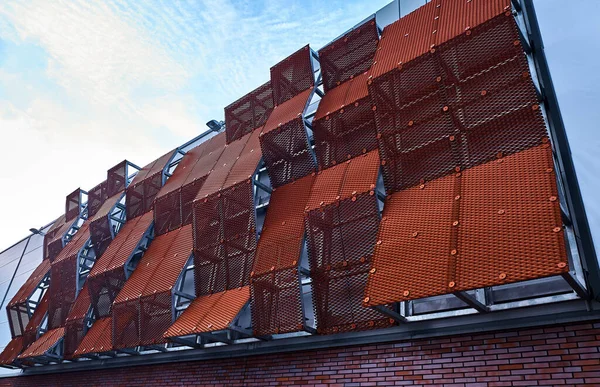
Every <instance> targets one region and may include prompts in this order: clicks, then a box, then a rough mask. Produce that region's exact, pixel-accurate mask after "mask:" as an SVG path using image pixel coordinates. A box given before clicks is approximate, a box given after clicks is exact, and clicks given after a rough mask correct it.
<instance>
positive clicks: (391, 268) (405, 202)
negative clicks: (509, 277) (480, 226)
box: [365, 176, 455, 305]
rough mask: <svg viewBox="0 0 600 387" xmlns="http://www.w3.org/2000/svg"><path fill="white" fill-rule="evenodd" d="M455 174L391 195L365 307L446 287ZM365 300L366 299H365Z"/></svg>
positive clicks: (406, 298) (441, 290)
mask: <svg viewBox="0 0 600 387" xmlns="http://www.w3.org/2000/svg"><path fill="white" fill-rule="evenodd" d="M454 180H455V177H454V176H446V177H442V178H440V179H437V180H433V181H431V182H428V183H427V184H425V185H423V186H422V187H414V188H409V189H406V190H403V191H400V192H397V193H395V194H393V195H392V196H389V197H388V198H387V200H386V203H385V207H384V209H383V217H382V220H381V223H380V227H379V235H378V236H377V239H378V240H377V245H376V247H375V253H374V255H373V265H372V269H371V270H373V269H375V271H374V272H373V273H372V274H370V275H369V281H368V284H367V287H366V296H367V297H368V301H367V302H366V304H367V305H382V304H387V303H391V302H396V301H404V300H410V299H415V298H422V297H429V296H434V295H438V294H443V293H446V292H447V291H448V287H447V285H448V279H447V275H448V260H449V256H450V255H449V253H450V252H449V246H450V233H451V230H452V221H451V218H452V206H453V203H454V196H455V194H454ZM365 300H366V299H365Z"/></svg>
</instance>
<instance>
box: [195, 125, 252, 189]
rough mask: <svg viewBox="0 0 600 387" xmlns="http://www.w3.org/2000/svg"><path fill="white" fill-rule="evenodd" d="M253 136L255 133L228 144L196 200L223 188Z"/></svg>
mask: <svg viewBox="0 0 600 387" xmlns="http://www.w3.org/2000/svg"><path fill="white" fill-rule="evenodd" d="M252 134H253V133H248V134H247V135H245V136H243V137H241V138H239V139H237V140H235V141H233V142H231V143H230V144H227V146H226V147H225V149H224V150H223V153H221V155H220V157H219V160H218V161H217V162H216V164H215V166H214V168H213V170H212V171H211V172H210V174H209V175H208V177H207V178H206V180H205V181H204V183H203V184H202V187H201V188H200V191H198V194H197V195H196V199H204V198H206V197H208V196H209V195H212V194H214V193H216V192H218V191H219V190H220V189H221V188H223V184H224V183H225V181H226V180H227V176H229V173H230V172H231V170H232V168H233V166H234V165H235V163H236V161H237V160H238V159H239V157H240V155H241V154H242V152H243V151H244V148H245V146H246V143H247V142H248V140H250V138H251V137H252Z"/></svg>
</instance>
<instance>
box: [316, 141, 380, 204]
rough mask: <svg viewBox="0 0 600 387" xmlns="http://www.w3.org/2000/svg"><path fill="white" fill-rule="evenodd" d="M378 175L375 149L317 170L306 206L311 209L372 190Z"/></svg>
mask: <svg viewBox="0 0 600 387" xmlns="http://www.w3.org/2000/svg"><path fill="white" fill-rule="evenodd" d="M378 176H379V152H378V151H377V150H373V151H371V152H369V153H366V154H363V155H361V156H358V157H355V158H353V159H350V160H348V161H346V162H344V163H342V164H339V165H336V166H335V167H331V168H327V169H325V170H323V171H319V172H318V173H317V177H316V179H315V183H314V186H313V189H312V191H311V194H310V197H309V200H308V202H307V204H306V208H307V210H313V209H316V208H319V207H323V206H327V205H329V204H332V203H334V202H336V201H340V200H344V199H349V198H351V197H352V196H356V195H357V194H361V193H365V192H369V191H373V190H374V189H375V186H376V184H377V177H378Z"/></svg>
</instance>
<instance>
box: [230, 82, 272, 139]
mask: <svg viewBox="0 0 600 387" xmlns="http://www.w3.org/2000/svg"><path fill="white" fill-rule="evenodd" d="M273 106H274V104H273V91H272V89H271V82H267V83H265V84H263V85H261V86H259V87H258V88H256V89H255V90H253V91H251V92H250V93H248V94H246V95H245V96H243V97H242V98H240V99H238V100H237V101H235V102H233V103H232V104H230V105H229V106H227V107H225V133H226V136H227V143H228V144H229V143H230V142H232V141H234V140H237V139H238V138H241V137H243V136H245V135H246V134H248V133H250V132H251V131H253V130H255V129H257V128H260V127H262V126H263V125H264V124H265V122H267V118H268V117H269V115H270V114H271V111H272V110H273Z"/></svg>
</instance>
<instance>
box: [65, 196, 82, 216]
mask: <svg viewBox="0 0 600 387" xmlns="http://www.w3.org/2000/svg"><path fill="white" fill-rule="evenodd" d="M82 195H83V191H82V190H81V188H77V189H76V190H75V191H73V192H71V193H70V194H69V195H67V200H66V203H65V220H66V221H67V222H68V221H72V220H74V219H75V218H76V217H77V216H79V213H80V212H81V208H82V205H83V203H82V202H81V201H82V198H81V196H82Z"/></svg>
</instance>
